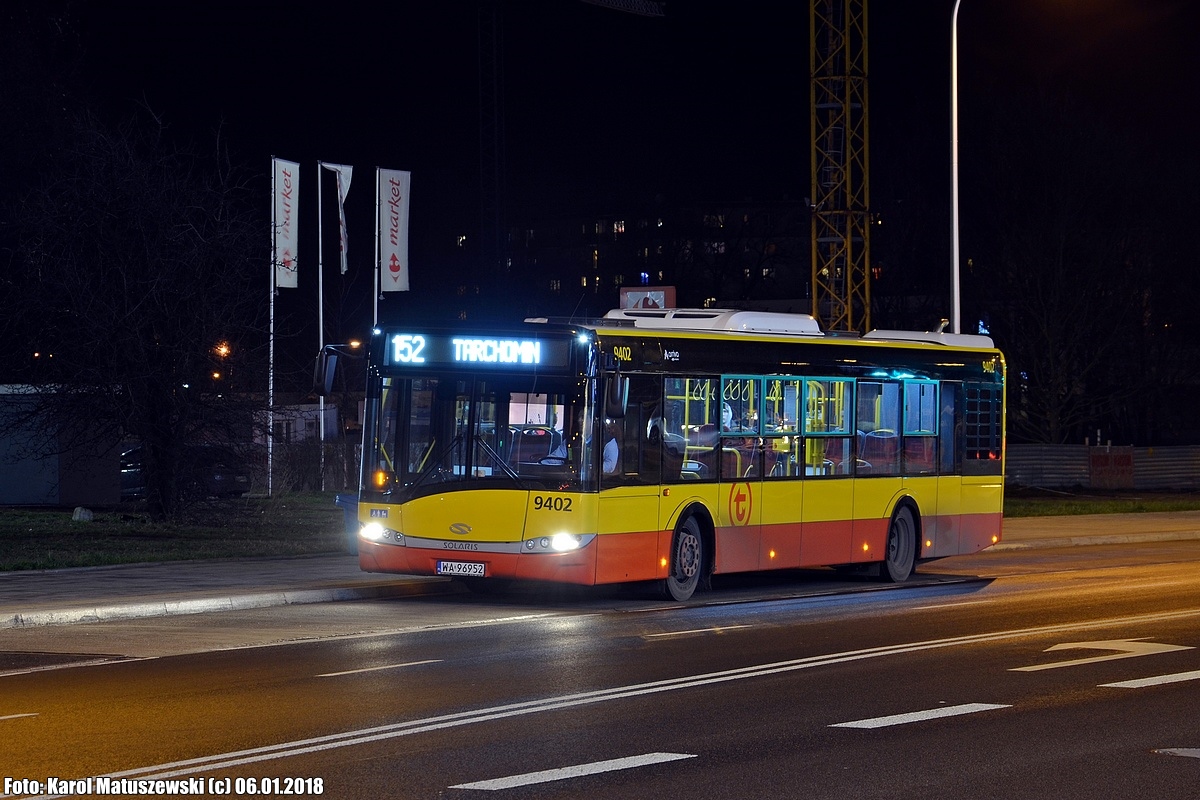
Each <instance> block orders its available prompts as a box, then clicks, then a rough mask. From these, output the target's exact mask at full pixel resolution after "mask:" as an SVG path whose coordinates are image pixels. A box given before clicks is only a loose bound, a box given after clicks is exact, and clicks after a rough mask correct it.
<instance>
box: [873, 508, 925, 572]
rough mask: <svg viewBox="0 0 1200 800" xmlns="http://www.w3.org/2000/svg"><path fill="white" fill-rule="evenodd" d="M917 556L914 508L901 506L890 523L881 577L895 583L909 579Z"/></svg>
mask: <svg viewBox="0 0 1200 800" xmlns="http://www.w3.org/2000/svg"><path fill="white" fill-rule="evenodd" d="M916 557H917V524H916V521H915V520H914V519H913V512H912V509H911V508H909V507H908V506H900V507H899V508H897V509H896V512H895V513H894V514H892V521H891V523H890V524H889V525H888V537H887V553H886V555H885V556H884V560H883V564H882V568H881V569H880V577H881V578H883V579H884V580H886V581H891V582H893V583H901V582H903V581H906V580H908V576H909V575H911V574H912V571H913V563H914V562H915V561H916Z"/></svg>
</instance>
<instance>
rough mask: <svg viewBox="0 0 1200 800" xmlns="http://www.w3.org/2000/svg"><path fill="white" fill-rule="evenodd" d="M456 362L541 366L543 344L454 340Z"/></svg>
mask: <svg viewBox="0 0 1200 800" xmlns="http://www.w3.org/2000/svg"><path fill="white" fill-rule="evenodd" d="M452 344H453V345H454V360H455V361H466V362H471V361H479V362H483V363H486V364H540V363H541V362H542V345H541V342H538V341H536V340H532V339H454V340H453V341H452Z"/></svg>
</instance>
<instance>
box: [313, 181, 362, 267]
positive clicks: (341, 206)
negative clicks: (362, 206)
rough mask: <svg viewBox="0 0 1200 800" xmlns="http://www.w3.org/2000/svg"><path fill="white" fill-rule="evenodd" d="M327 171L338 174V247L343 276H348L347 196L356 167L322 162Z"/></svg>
mask: <svg viewBox="0 0 1200 800" xmlns="http://www.w3.org/2000/svg"><path fill="white" fill-rule="evenodd" d="M321 165H322V166H323V167H325V169H331V170H333V171H334V172H336V173H337V190H338V225H339V228H338V230H339V232H340V237H339V239H338V247H339V249H340V251H341V254H342V274H343V275H345V274H346V249H347V247H348V245H349V240H348V238H347V236H346V195H347V194H349V193H350V176H351V175H353V174H354V167H347V166H345V165H344V164H326V163H325V162H321Z"/></svg>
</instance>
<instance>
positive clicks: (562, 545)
mask: <svg viewBox="0 0 1200 800" xmlns="http://www.w3.org/2000/svg"><path fill="white" fill-rule="evenodd" d="M580 544H582V538H581V537H579V536H576V535H575V534H573V533H556V534H554V538H552V539H551V540H550V547H551V548H552V549H553V550H555V551H557V552H559V553H565V552H567V551H568V550H578V549H579V546H580Z"/></svg>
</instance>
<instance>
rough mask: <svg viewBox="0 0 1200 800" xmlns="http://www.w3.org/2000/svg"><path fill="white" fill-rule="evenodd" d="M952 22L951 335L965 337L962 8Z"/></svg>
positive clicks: (958, 1)
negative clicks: (960, 219)
mask: <svg viewBox="0 0 1200 800" xmlns="http://www.w3.org/2000/svg"><path fill="white" fill-rule="evenodd" d="M961 2H962V0H954V14H953V16H952V17H951V19H950V216H951V221H950V269H951V278H950V322H951V326H952V327H951V331H953V332H954V333H962V310H961V302H960V289H959V270H958V5H959V3H961Z"/></svg>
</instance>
